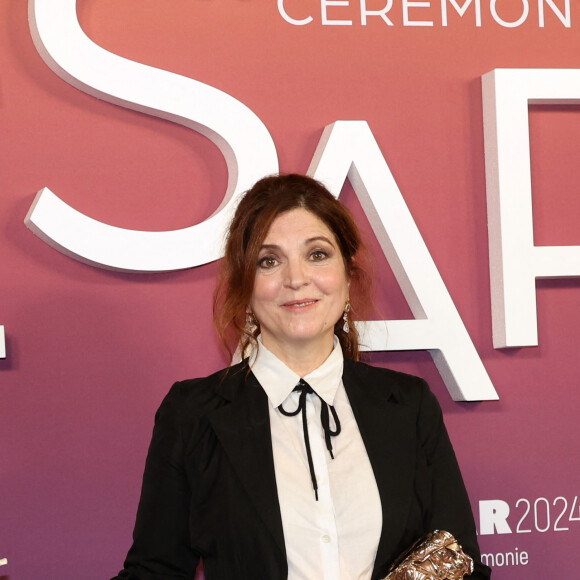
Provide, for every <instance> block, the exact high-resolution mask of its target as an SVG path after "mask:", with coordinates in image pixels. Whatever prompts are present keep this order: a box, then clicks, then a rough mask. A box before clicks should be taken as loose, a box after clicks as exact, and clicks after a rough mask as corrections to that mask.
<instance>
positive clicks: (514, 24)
mask: <svg viewBox="0 0 580 580" xmlns="http://www.w3.org/2000/svg"><path fill="white" fill-rule="evenodd" d="M496 3H497V0H491V3H490V5H489V9H490V11H491V15H492V16H493V19H494V20H495V21H496V22H497V23H498V24H500V25H501V26H503V27H504V28H517V27H518V26H519V25H520V24H523V23H524V22H525V21H526V19H527V17H528V14H529V13H530V5H529V4H528V0H522V15H521V16H520V17H519V18H518V19H517V20H515V21H514V22H507V21H506V20H504V19H503V18H501V17H500V15H499V14H498V13H497V9H496V7H495V5H496Z"/></svg>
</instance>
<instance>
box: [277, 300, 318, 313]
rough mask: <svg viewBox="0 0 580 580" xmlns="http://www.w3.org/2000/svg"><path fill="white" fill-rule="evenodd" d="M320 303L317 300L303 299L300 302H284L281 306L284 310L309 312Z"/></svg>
mask: <svg viewBox="0 0 580 580" xmlns="http://www.w3.org/2000/svg"><path fill="white" fill-rule="evenodd" d="M317 303H318V299H317V298H302V299H300V300H289V301H288V302H284V304H281V306H282V308H286V309H287V310H294V311H300V310H308V309H309V308H310V307H312V306H314V305H315V304H317Z"/></svg>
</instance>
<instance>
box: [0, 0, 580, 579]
mask: <svg viewBox="0 0 580 580" xmlns="http://www.w3.org/2000/svg"><path fill="white" fill-rule="evenodd" d="M367 4H368V8H369V10H370V9H374V10H378V9H380V8H382V6H384V5H385V2H375V3H374V4H372V3H371V1H370V0H369V1H368V3H367ZM404 4H406V2H404V1H403V0H394V3H393V8H392V10H391V12H390V13H389V17H390V18H391V20H392V22H393V26H388V25H387V24H386V23H385V22H384V21H383V20H381V19H380V18H379V17H374V18H371V17H369V21H368V25H366V26H362V25H361V24H360V18H359V16H358V15H359V6H360V4H359V2H358V1H357V0H351V2H350V4H349V5H348V6H340V7H337V6H334V7H329V8H328V14H329V16H330V17H331V18H333V19H339V18H341V19H351V20H352V21H353V24H352V25H350V26H336V25H328V26H324V25H322V24H321V17H320V1H318V2H315V1H313V0H311V1H309V2H307V1H306V0H287V1H286V8H287V10H288V11H289V12H291V13H292V14H293V15H295V18H304V17H305V16H307V15H309V14H312V16H313V17H314V21H313V22H312V23H311V24H309V25H307V26H293V25H291V24H289V23H288V22H286V21H285V20H284V19H283V18H282V16H281V15H280V13H279V11H278V9H277V7H276V3H275V2H273V1H272V0H269V1H266V0H253V1H250V0H245V1H242V0H234V1H232V2H216V1H213V2H210V1H201V0H167V1H166V2H163V3H159V2H154V1H153V0H124V1H123V2H119V1H118V0H81V1H79V2H78V13H79V19H80V22H81V25H82V26H83V28H84V30H85V31H86V32H87V34H88V35H89V36H90V37H91V38H92V39H93V40H94V41H95V42H97V43H98V44H100V45H101V46H103V47H104V48H106V49H108V50H110V51H111V52H114V53H116V54H119V55H122V56H124V57H126V58H129V59H132V60H135V61H139V62H143V63H146V64H149V65H151V66H155V67H158V68H162V69H165V70H169V71H173V72H176V73H179V74H181V75H184V76H187V77H191V78H195V79H197V80H200V81H203V82H204V83H208V84H210V85H212V86H215V87H218V88H220V89H222V90H224V91H226V92H227V93H229V94H231V95H233V96H234V97H236V98H237V99H239V100H240V101H242V102H243V103H245V104H246V105H248V106H249V107H250V108H251V109H252V110H253V111H254V112H256V114H257V115H258V116H259V117H260V118H261V119H262V120H263V122H264V123H265V125H266V126H267V127H268V129H269V130H270V132H271V134H272V136H273V138H274V141H275V143H276V146H277V149H278V155H279V160H280V167H281V169H282V170H283V171H298V172H305V171H306V169H307V168H308V165H309V163H310V160H311V158H312V154H313V152H314V148H315V146H316V144H317V143H318V140H319V138H320V135H321V132H322V129H323V128H324V126H326V125H327V124H328V123H331V122H333V121H336V120H342V119H364V120H366V121H367V122H368V123H369V125H370V127H371V129H372V131H373V133H374V135H375V137H376V138H377V141H378V143H379V145H380V147H381V150H382V152H383V154H384V156H385V159H386V160H387V162H388V164H389V166H390V168H391V170H392V172H393V174H394V176H395V179H396V180H397V182H398V184H399V187H400V188H401V191H402V193H403V195H404V197H405V200H406V201H407V203H408V205H409V208H410V210H411V212H412V214H413V216H414V218H415V221H416V223H417V225H418V227H419V229H420V231H421V233H422V235H423V237H424V239H425V241H426V243H427V246H428V248H429V250H430V252H431V254H432V256H433V259H434V260H435V263H436V265H437V267H438V269H439V271H440V273H441V275H442V277H443V280H444V281H445V283H446V285H447V288H448V289H449V291H450V293H451V296H452V297H453V299H454V301H455V304H456V306H457V308H458V310H459V313H460V314H461V316H462V318H463V321H464V323H465V325H466V327H467V329H468V331H469V333H470V335H471V337H472V339H473V341H474V343H475V346H476V348H477V350H478V352H479V354H480V356H481V358H482V360H483V362H484V365H485V367H486V368H487V370H488V372H489V374H490V376H491V378H492V381H493V383H494V385H495V387H496V389H497V391H498V393H499V395H500V400H499V401H497V402H484V403H457V402H453V401H452V400H451V398H450V396H449V394H448V392H447V390H446V388H445V386H444V384H443V382H442V380H441V378H440V376H439V374H438V372H437V370H436V368H435V366H434V364H433V362H432V360H431V357H430V356H429V354H427V353H425V352H408V353H380V354H379V353H377V354H373V355H372V357H371V361H372V362H373V363H374V364H377V365H384V366H390V367H392V368H396V369H399V370H404V371H407V372H411V373H414V374H418V375H421V376H423V377H425V378H426V379H427V380H428V381H429V382H430V384H431V386H432V388H433V390H434V391H435V393H436V394H437V396H438V398H439V400H440V401H441V405H442V407H443V410H444V413H445V417H446V422H447V425H448V428H449V431H450V433H451V436H452V439H453V440H454V443H455V448H456V451H457V455H458V458H459V461H460V464H461V466H462V469H463V472H464V476H465V479H466V483H467V486H468V489H469V492H470V495H471V498H472V502H473V506H474V510H475V515H476V520H477V521H478V525H479V509H478V505H479V501H481V500H483V501H485V500H501V501H503V502H506V503H507V504H508V505H509V507H510V510H511V512H510V516H509V518H508V519H507V521H508V523H509V526H510V528H511V530H512V533H511V534H497V533H495V534H490V535H482V536H480V542H481V547H482V551H483V552H484V553H486V554H490V555H491V556H490V558H493V560H494V561H495V562H496V564H501V565H496V567H495V573H494V578H495V579H496V580H507V579H510V580H519V579H530V578H538V579H540V578H542V579H543V578H557V577H562V578H572V577H574V576H575V575H577V570H578V569H580V555H579V551H578V549H577V546H578V544H579V539H580V504H579V503H575V498H577V497H578V496H579V495H580V485H579V484H580V475H579V459H578V456H579V454H578V439H579V437H580V427H579V426H578V425H579V423H578V408H579V406H580V392H579V391H578V389H577V386H578V375H579V373H580V358H579V357H578V343H579V342H580V325H579V324H578V322H579V319H580V315H579V310H580V282H579V280H578V278H574V279H568V280H545V281H541V282H538V284H537V297H538V316H539V337H540V345H539V347H536V348H520V349H512V350H508V349H503V350H495V349H494V348H493V345H492V340H491V314H490V288H489V263H488V251H487V226H486V219H487V217H486V201H485V172H484V153H483V128H482V123H483V121H482V102H481V80H480V79H481V75H483V74H485V73H487V72H489V71H490V70H493V69H495V68H530V67H532V68H580V40H579V37H578V32H579V30H580V10H578V7H577V5H576V4H575V3H574V4H573V5H572V7H571V26H570V27H569V28H567V27H565V26H564V25H563V24H562V22H561V21H560V20H559V19H558V18H557V17H556V16H555V15H554V12H553V11H552V10H551V9H549V8H546V20H545V26H544V27H541V26H539V20H538V7H537V3H536V2H535V1H534V2H530V3H529V4H530V12H529V16H528V17H527V19H526V20H525V22H523V23H522V24H521V25H519V26H515V27H513V28H506V27H504V26H501V25H500V24H499V23H498V22H497V19H494V18H493V17H492V14H491V12H490V6H491V5H492V4H493V5H495V2H491V1H490V0H483V1H482V2H481V11H482V25H481V26H480V27H477V26H476V25H475V19H474V12H473V6H471V8H469V10H468V11H467V12H466V14H465V15H464V16H463V17H462V18H460V17H459V16H458V14H457V12H456V11H455V10H452V9H451V8H449V24H448V26H447V27H444V26H442V24H441V8H440V3H439V2H438V1H437V2H436V1H434V0H433V1H431V2H426V3H425V5H424V6H423V7H417V6H415V7H410V8H409V14H410V17H411V18H412V19H413V20H415V21H417V20H423V21H429V20H430V21H433V26H429V27H427V26H410V25H407V26H405V25H404V22H403V9H402V6H403V5H404ZM505 4H508V3H507V2H503V3H502V2H499V3H498V6H497V9H498V12H500V14H501V17H502V18H503V19H504V20H506V21H516V20H517V18H518V16H519V15H521V13H522V8H521V6H522V5H521V3H518V2H510V3H509V4H510V6H509V7H508V8H506V7H505V6H504V5H505ZM526 4H527V2H524V5H526ZM407 5H408V3H407ZM556 5H557V6H559V7H560V9H561V10H563V9H564V1H563V0H561V1H560V0H557V1H556ZM449 6H451V5H449ZM509 10H513V12H510V11H509ZM0 71H1V76H0V248H1V250H0V256H1V258H0V324H3V325H4V326H5V329H6V346H7V357H6V359H5V360H0V558H2V557H7V558H8V566H6V567H2V568H0V578H2V579H4V580H5V579H9V580H31V579H37V578H59V579H62V580H67V579H71V580H72V579H73V578H74V579H78V578H83V579H87V580H90V579H93V578H94V579H102V578H109V577H110V576H112V575H114V574H115V573H116V572H117V571H118V569H119V568H120V566H121V564H122V561H123V557H124V555H125V553H126V551H127V549H128V547H129V544H130V535H131V530H132V525H133V521H134V515H135V510H136V505H137V500H138V494H139V488H140V478H141V474H142V470H143V464H144V458H145V453H146V448H147V444H148V441H149V437H150V433H151V429H152V422H153V415H154V412H155V409H156V408H157V406H158V404H159V402H160V401H161V399H162V397H163V396H164V394H165V393H166V391H167V390H168V388H169V386H170V385H171V383H172V382H173V381H174V380H177V379H183V378H187V377H191V376H199V375H204V374H207V373H210V372H212V371H213V370H215V369H217V368H219V367H221V366H224V365H225V364H227V357H226V356H225V354H224V353H223V351H221V350H220V347H219V345H218V341H217V338H216V336H215V333H214V331H213V328H212V322H211V294H212V289H213V285H214V280H215V276H216V272H217V264H215V263H214V264H210V265H206V266H202V267H198V268H195V269H191V270H186V271H181V272H175V273H165V274H147V275H139V274H124V273H115V272H110V271H106V270H101V269H97V268H93V267H90V266H87V265H84V264H81V263H79V262H77V261H74V260H72V259H70V258H68V257H65V256H64V255H62V254H60V253H59V252H57V251H55V250H53V249H52V248H50V247H49V246H48V245H46V244H45V243H44V242H42V241H41V240H40V239H38V238H37V237H35V236H34V235H33V234H32V233H31V232H30V231H29V230H28V229H26V227H25V226H24V224H23V219H24V216H25V215H26V213H27V211H28V208H29V206H30V204H31V202H32V200H33V198H34V195H35V193H36V191H38V190H39V189H40V188H41V187H43V186H48V187H50V188H51V189H52V190H53V191H55V192H57V193H58V195H59V196H60V197H61V198H62V199H64V200H65V201H66V202H68V203H70V204H71V205H73V206H74V207H75V208H76V209H78V210H80V211H82V212H84V213H86V214H88V215H90V216H92V217H94V218H96V219H98V220H100V221H103V222H106V223H110V224H113V225H117V226H122V227H127V228H133V229H145V230H166V229H175V228H180V227H186V226H188V225H191V224H194V223H197V222H199V221H202V220H203V219H204V218H205V217H207V216H208V215H210V214H211V213H212V211H213V210H214V209H215V208H216V207H217V205H218V204H219V202H220V200H221V197H222V195H223V192H224V190H225V186H226V181H227V173H226V167H225V163H224V160H223V158H222V156H221V154H220V153H219V151H218V150H217V149H216V148H215V147H214V146H213V145H212V144H211V143H210V142H209V141H207V140H206V139H205V138H203V137H201V136H200V135H198V134H196V133H194V132H193V131H191V130H188V129H185V128H183V127H179V126H177V125H174V124H172V123H170V122H167V121H162V120H159V119H156V118H153V117H150V116H146V115H144V114H140V113H135V112H132V111H128V110H125V109H122V108H119V107H116V106H114V105H111V104H107V103H104V102H101V101H99V100H97V99H95V98H93V97H90V96H88V95H86V94H84V93H81V92H79V91H78V90H76V89H74V88H73V87H71V86H70V85H68V84H66V83H65V82H64V81H62V80H61V79H59V78H58V77H57V76H55V75H54V73H52V72H51V71H50V70H49V69H48V68H47V66H46V65H45V64H44V62H43V61H42V60H41V58H40V57H39V55H38V54H37V52H36V50H35V48H34V46H33V44H32V41H31V37H30V33H29V29H28V21H27V9H26V2H25V1H24V0H4V1H3V2H2V3H0ZM530 126H531V152H532V179H533V187H534V226H535V234H536V243H538V244H546V245H580V228H579V227H578V223H579V222H580V219H579V218H580V196H579V195H578V181H579V179H580V173H579V167H580V163H579V161H580V157H579V153H578V151H580V149H579V145H578V143H580V110H579V109H578V108H577V107H573V106H568V107H541V108H540V107H532V108H531V109H530ZM342 198H343V199H344V200H345V203H347V205H349V206H350V207H352V209H353V210H354V211H355V213H356V214H357V215H358V216H359V217H360V220H361V223H362V225H363V227H364V229H365V230H368V229H369V228H368V227H367V226H366V224H365V220H364V215H363V214H362V212H361V211H360V208H359V207H358V202H357V200H356V197H355V195H354V194H353V192H352V190H351V189H350V187H349V186H348V185H347V186H346V187H345V189H344V191H343V194H342ZM369 245H370V246H371V248H372V250H373V251H374V252H375V253H376V255H377V270H378V272H379V283H378V285H377V303H378V306H379V309H380V311H381V312H382V313H384V314H385V315H386V317H387V318H390V319H396V318H406V317H409V316H410V314H409V308H408V306H407V305H406V303H405V300H404V298H403V295H402V293H401V291H400V289H399V288H398V286H397V284H396V282H395V280H394V278H393V276H392V274H391V273H390V270H389V266H388V264H387V263H386V261H385V259H384V258H383V256H382V253H381V252H380V249H379V247H378V244H377V243H376V242H375V241H374V240H373V239H372V238H371V239H370V241H369ZM542 498H544V499H542ZM557 498H563V499H557ZM522 499H523V500H527V501H528V502H529V505H530V512H529V514H528V515H525V512H526V505H527V504H526V501H518V500H522ZM534 508H535V509H534ZM572 508H574V509H572ZM559 516H561V517H559ZM548 518H549V520H548ZM520 520H522V521H521V522H520ZM518 522H520V523H519V524H518ZM518 527H519V532H518V531H517V530H518ZM526 530H529V531H526ZM543 530H544V531H543ZM524 552H525V553H527V555H528V558H527V563H523V562H522V561H521V558H519V555H521V554H523V553H524ZM506 553H511V554H515V555H518V558H519V559H518V562H517V563H516V564H513V563H510V565H506V557H505V556H504V555H505V554H506ZM523 559H524V560H525V558H523ZM490 561H491V560H490ZM2 574H4V576H2Z"/></svg>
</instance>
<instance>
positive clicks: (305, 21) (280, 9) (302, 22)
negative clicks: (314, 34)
mask: <svg viewBox="0 0 580 580" xmlns="http://www.w3.org/2000/svg"><path fill="white" fill-rule="evenodd" d="M278 12H280V16H282V18H283V19H284V20H285V21H286V22H289V23H290V24H294V26H304V25H305V24H310V23H311V22H312V20H314V19H313V18H312V16H307V17H306V18H303V19H302V20H296V19H295V18H292V17H291V16H290V15H289V14H288V13H287V12H286V9H285V8H284V0H278Z"/></svg>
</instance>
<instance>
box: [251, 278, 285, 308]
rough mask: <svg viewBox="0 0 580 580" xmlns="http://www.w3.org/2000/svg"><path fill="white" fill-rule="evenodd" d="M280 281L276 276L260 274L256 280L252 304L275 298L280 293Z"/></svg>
mask: <svg viewBox="0 0 580 580" xmlns="http://www.w3.org/2000/svg"><path fill="white" fill-rule="evenodd" d="M278 292H279V288H278V283H277V281H276V280H275V279H274V277H273V276H272V277H268V276H259V277H256V280H255V282H254V291H253V292H252V299H251V301H250V303H251V304H252V305H255V304H258V305H259V304H260V303H261V302H268V301H271V300H275V298H276V296H277V295H278Z"/></svg>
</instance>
